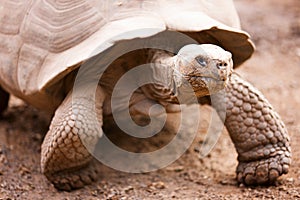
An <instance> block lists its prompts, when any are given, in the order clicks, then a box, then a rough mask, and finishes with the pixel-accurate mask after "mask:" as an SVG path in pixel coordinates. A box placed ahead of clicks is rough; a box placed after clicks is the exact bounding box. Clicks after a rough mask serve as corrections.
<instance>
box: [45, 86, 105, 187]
mask: <svg viewBox="0 0 300 200" xmlns="http://www.w3.org/2000/svg"><path fill="white" fill-rule="evenodd" d="M79 92H80V91H79ZM82 92H83V94H86V91H82ZM95 96H96V97H95V99H94V98H93V97H92V95H85V96H84V95H80V96H79V97H77V96H76V95H75V96H74V95H72V91H71V92H70V93H69V95H68V96H67V97H66V98H65V100H64V101H63V103H62V104H61V105H60V106H59V108H58V109H57V110H56V112H55V115H54V117H53V119H52V122H51V125H50V129H49V131H48V133H47V135H46V137H45V140H44V142H43V145H42V155H41V168H42V172H43V173H44V174H45V175H46V177H47V178H48V179H49V180H50V181H51V182H52V183H53V184H54V186H55V187H56V188H58V189H61V190H71V189H76V188H81V187H83V186H84V185H86V184H90V183H91V182H92V181H94V180H96V179H97V173H98V172H97V169H96V167H95V162H96V161H95V160H94V159H93V157H92V155H91V154H90V153H89V152H91V151H93V148H94V147H95V145H96V143H97V141H98V139H99V138H100V137H101V135H102V129H101V126H102V105H103V101H104V98H105V95H104V93H103V91H102V90H101V88H100V86H98V88H97V92H96V95H95ZM95 107H96V113H95V112H93V110H94V109H95ZM87 148H88V149H89V150H88V149H87Z"/></svg>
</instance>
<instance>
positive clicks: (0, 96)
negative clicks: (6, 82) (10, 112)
mask: <svg viewBox="0 0 300 200" xmlns="http://www.w3.org/2000/svg"><path fill="white" fill-rule="evenodd" d="M8 100H9V93H7V92H6V91H5V90H3V89H2V87H1V86H0V115H1V114H2V113H3V112H4V111H5V110H6V108H7V106H8Z"/></svg>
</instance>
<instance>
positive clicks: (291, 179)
mask: <svg viewBox="0 0 300 200" xmlns="http://www.w3.org/2000/svg"><path fill="white" fill-rule="evenodd" d="M286 181H287V182H290V183H293V182H294V179H293V178H286Z"/></svg>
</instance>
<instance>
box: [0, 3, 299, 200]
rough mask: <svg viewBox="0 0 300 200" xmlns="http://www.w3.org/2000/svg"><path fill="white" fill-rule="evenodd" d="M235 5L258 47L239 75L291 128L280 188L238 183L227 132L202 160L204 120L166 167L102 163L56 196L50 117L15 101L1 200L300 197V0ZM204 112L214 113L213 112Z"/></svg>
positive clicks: (5, 129)
mask: <svg viewBox="0 0 300 200" xmlns="http://www.w3.org/2000/svg"><path fill="white" fill-rule="evenodd" d="M235 2H236V6H237V10H238V12H239V15H240V18H241V23H242V27H243V29H244V30H246V31H247V32H249V33H250V34H251V36H252V38H253V41H254V42H255V44H256V47H257V51H256V52H255V54H254V55H253V57H252V58H251V59H250V60H249V61H247V62H246V63H245V64H244V65H243V66H242V67H240V68H239V69H238V72H239V73H240V74H241V75H242V76H243V77H244V78H246V79H247V80H249V81H250V82H251V83H253V84H254V85H255V86H256V87H257V88H259V89H260V90H261V91H262V92H263V93H264V94H265V96H266V97H267V99H268V100H269V101H270V102H271V103H272V105H273V106H274V108H275V109H276V110H277V111H278V113H279V114H280V115H281V117H282V119H283V121H284V122H285V123H286V125H287V128H288V130H289V134H290V137H291V141H292V153H293V162H292V166H291V168H290V172H289V174H287V175H284V176H283V177H281V178H280V179H279V180H278V182H277V183H276V184H275V185H274V186H269V187H245V186H244V185H238V184H237V182H236V180H235V167H236V165H237V161H236V157H237V154H236V153H235V150H234V147H233V144H232V143H231V141H230V138H229V136H228V134H227V133H226V131H224V133H223V134H222V135H221V138H220V139H219V140H218V143H217V145H216V147H215V148H214V149H213V151H212V152H211V153H210V154H209V155H208V157H206V158H204V159H200V158H199V156H198V154H199V153H198V151H199V146H200V143H201V141H203V135H204V134H205V131H206V129H207V126H208V120H207V119H203V123H202V124H201V126H200V130H199V132H200V133H199V136H197V138H196V139H195V141H194V143H193V145H192V146H191V147H190V148H189V149H188V151H187V152H186V153H185V154H184V155H183V156H181V158H180V159H178V160H177V161H176V162H175V163H173V164H172V165H170V166H168V167H166V168H164V169H160V170H158V171H155V172H151V173H143V174H128V173H122V172H118V171H115V170H113V169H110V168H108V167H105V166H101V171H102V174H101V175H100V176H101V177H100V179H99V181H98V182H96V183H95V184H93V185H90V186H86V187H85V188H83V189H80V190H76V191H73V192H61V191H57V190H56V189H55V188H54V187H53V186H52V185H51V184H50V183H49V182H48V181H47V180H46V178H45V177H44V176H43V175H42V174H41V172H40V150H41V148H40V145H41V143H42V140H43V137H44V135H45V133H46V132H47V129H48V125H49V122H50V117H49V116H46V115H45V114H43V113H42V112H40V111H38V110H36V109H34V108H32V107H31V106H28V105H25V104H24V103H23V102H22V101H20V100H18V99H16V98H12V99H11V101H10V107H9V109H8V110H7V111H6V112H5V113H4V116H3V118H2V119H1V120H0V200H2V199H7V200H8V199H123V200H125V199H300V171H299V169H300V148H299V144H298V143H300V120H299V119H300V112H299V110H300V81H299V77H300V14H299V13H300V1H299V0H285V1H282V0H264V1H260V0H236V1H235ZM202 110H203V111H205V112H206V113H209V112H210V109H209V108H208V107H204V108H202ZM205 115H208V114H205ZM205 115H204V116H205Z"/></svg>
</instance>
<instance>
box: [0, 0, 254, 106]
mask: <svg viewBox="0 0 300 200" xmlns="http://www.w3.org/2000/svg"><path fill="white" fill-rule="evenodd" d="M143 28H155V29H156V30H157V31H154V32H153V31H152V32H149V33H146V32H143V33H140V35H131V36H130V35H129V36H126V37H125V36H124V38H122V37H117V38H116V37H115V38H114V36H117V35H120V34H122V33H124V32H126V31H131V30H136V29H143ZM165 30H175V31H180V32H182V33H185V34H187V35H189V36H191V37H192V38H194V39H195V40H197V41H198V42H199V43H215V44H218V45H220V46H222V47H223V48H224V49H226V50H229V51H231V52H232V54H233V59H234V63H235V66H238V65H240V64H241V63H242V62H244V61H245V60H246V59H248V58H249V57H250V56H251V54H252V53H253V51H254V46H253V44H252V42H251V41H250V39H249V35H248V34H247V33H245V32H243V31H241V30H240V24H239V18H238V16H237V13H236V11H235V8H234V5H233V3H232V1H231V0H226V1H224V0H215V1H210V0H205V1H203V0H119V1H117V0H116V1H112V0H24V1H16V0H5V1H3V2H1V5H0V85H2V86H3V87H4V88H5V89H6V90H8V91H9V92H11V93H13V94H15V95H17V96H19V97H21V98H23V99H25V100H26V101H28V102H30V103H32V104H33V105H35V106H37V107H40V108H44V109H47V105H53V104H55V105H56V104H58V103H59V102H60V101H61V99H59V98H57V95H58V94H59V93H60V91H53V90H51V92H49V91H48V92H46V91H47V88H48V87H49V86H50V85H53V84H54V83H57V82H59V81H60V80H61V79H63V78H64V77H65V76H66V75H67V74H68V73H69V72H70V71H72V70H74V69H76V67H77V66H78V65H76V64H78V63H80V62H82V61H84V60H87V59H88V58H90V57H91V56H92V55H95V54H97V53H101V52H103V51H105V50H106V49H107V48H109V47H110V46H112V45H114V44H116V43H118V41H121V40H131V39H134V38H146V37H150V36H152V35H155V34H157V33H159V32H163V31H165ZM105 41H109V43H105ZM103 43H104V44H105V45H104V46H103V48H101V50H100V49H99V51H98V52H95V49H96V48H97V46H98V45H99V44H103ZM57 88H58V89H57V90H61V87H57ZM53 96H55V97H53ZM58 96H59V95H58ZM61 96H63V95H61Z"/></svg>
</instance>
